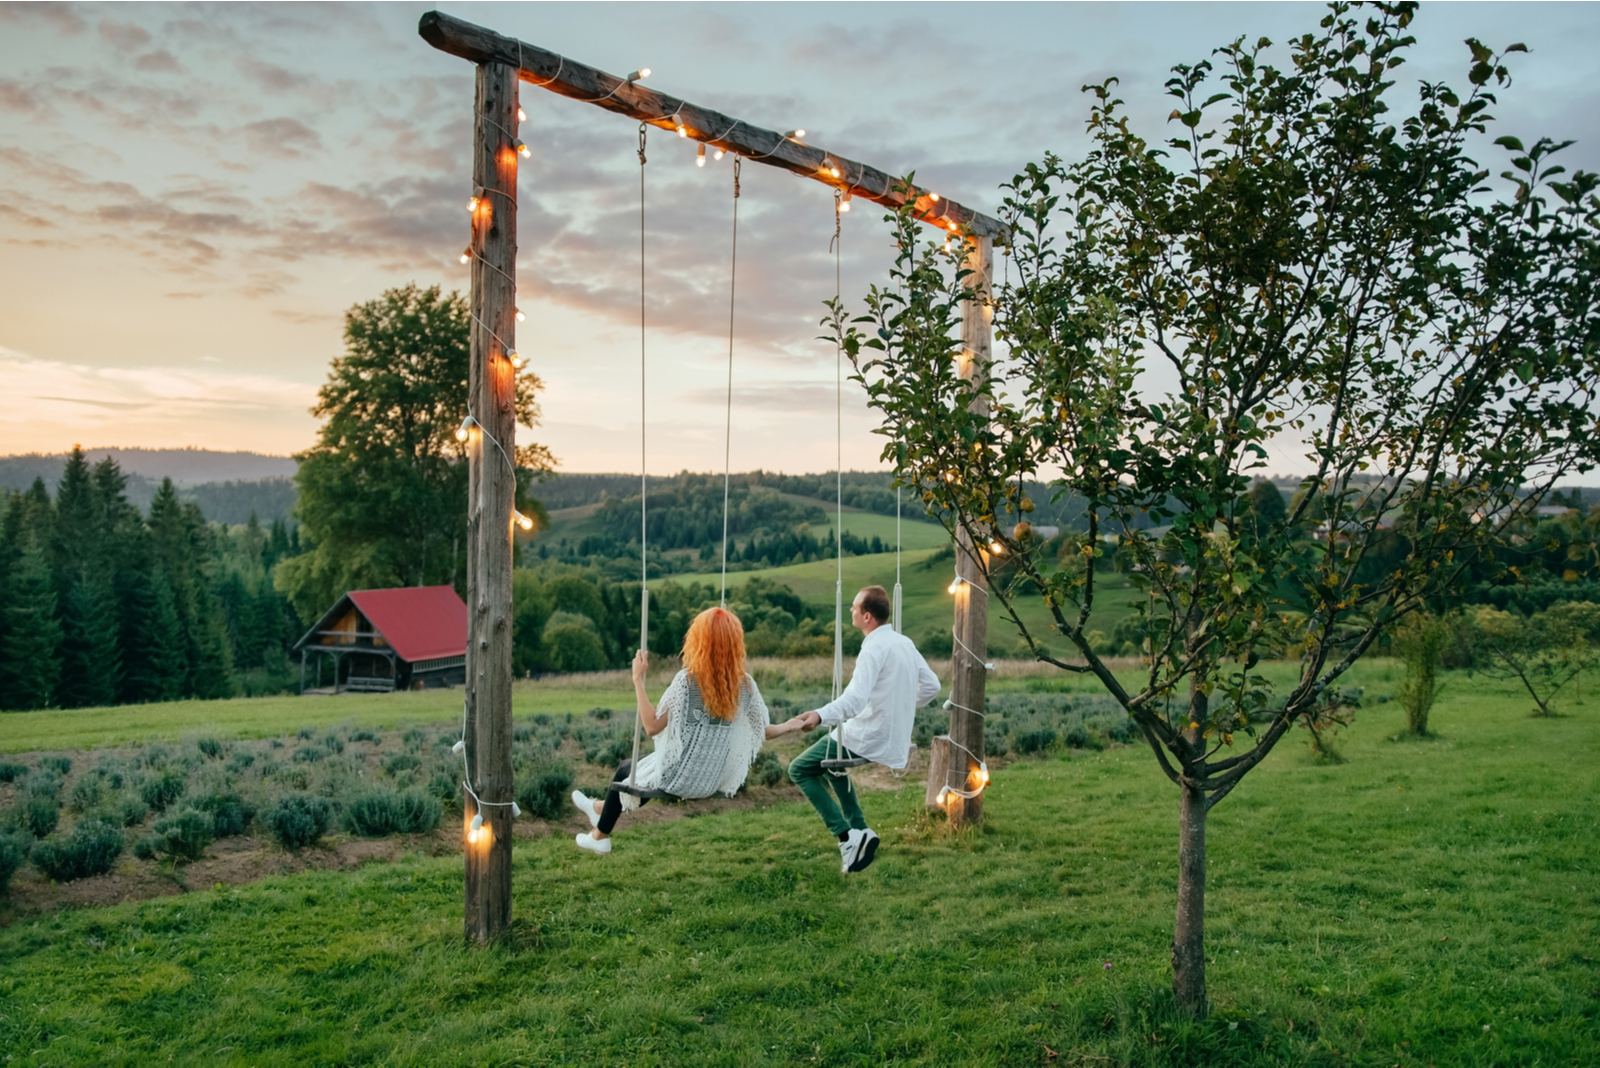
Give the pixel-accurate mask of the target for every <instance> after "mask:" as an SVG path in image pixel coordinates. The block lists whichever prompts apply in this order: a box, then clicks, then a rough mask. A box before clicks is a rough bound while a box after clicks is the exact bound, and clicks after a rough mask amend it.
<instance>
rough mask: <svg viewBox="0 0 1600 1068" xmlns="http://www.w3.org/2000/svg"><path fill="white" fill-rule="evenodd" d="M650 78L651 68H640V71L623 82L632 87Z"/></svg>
mask: <svg viewBox="0 0 1600 1068" xmlns="http://www.w3.org/2000/svg"><path fill="white" fill-rule="evenodd" d="M648 77H650V68H649V67H640V68H639V69H638V70H636V71H634V72H633V73H632V74H630V75H628V76H627V78H625V79H623V80H624V81H626V82H627V83H628V84H629V85H632V84H633V83H634V82H640V81H643V80H644V79H646V78H648Z"/></svg>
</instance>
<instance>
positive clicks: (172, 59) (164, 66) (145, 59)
mask: <svg viewBox="0 0 1600 1068" xmlns="http://www.w3.org/2000/svg"><path fill="white" fill-rule="evenodd" d="M133 65H134V66H135V67H136V68H138V69H139V70H148V71H157V72H160V73H162V74H182V73H183V72H184V67H183V64H182V63H179V62H178V57H177V56H174V55H173V54H172V53H171V52H168V51H167V50H166V49H165V48H158V49H156V51H154V52H146V53H145V54H144V55H142V56H140V57H139V58H138V59H136V60H134V62H133Z"/></svg>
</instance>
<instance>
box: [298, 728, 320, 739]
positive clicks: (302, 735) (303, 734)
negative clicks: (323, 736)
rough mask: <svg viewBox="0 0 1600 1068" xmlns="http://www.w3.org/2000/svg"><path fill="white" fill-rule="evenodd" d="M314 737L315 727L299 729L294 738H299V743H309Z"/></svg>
mask: <svg viewBox="0 0 1600 1068" xmlns="http://www.w3.org/2000/svg"><path fill="white" fill-rule="evenodd" d="M316 736H317V728H315V727H301V728H300V729H299V730H298V731H296V732H295V737H296V738H299V739H300V740H301V741H307V742H309V741H310V740H311V739H313V738H315V737H316Z"/></svg>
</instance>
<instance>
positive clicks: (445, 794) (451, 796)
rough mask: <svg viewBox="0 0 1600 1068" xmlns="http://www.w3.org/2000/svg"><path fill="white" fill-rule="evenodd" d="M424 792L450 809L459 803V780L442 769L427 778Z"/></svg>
mask: <svg viewBox="0 0 1600 1068" xmlns="http://www.w3.org/2000/svg"><path fill="white" fill-rule="evenodd" d="M426 792H427V794H428V796H429V797H433V798H437V799H438V800H439V801H441V802H443V803H444V804H446V805H449V806H450V807H451V808H452V809H454V808H455V807H456V806H457V805H459V804H460V803H461V781H460V780H459V779H457V778H456V777H455V776H454V775H450V774H448V773H446V772H443V771H441V772H437V773H435V774H434V776H433V778H431V779H429V780H428V785H427V787H426ZM518 803H519V804H520V803H521V802H518Z"/></svg>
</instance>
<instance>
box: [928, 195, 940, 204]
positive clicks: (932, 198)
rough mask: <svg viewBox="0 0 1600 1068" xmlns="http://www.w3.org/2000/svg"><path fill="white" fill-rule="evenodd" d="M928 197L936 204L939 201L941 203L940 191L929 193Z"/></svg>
mask: <svg viewBox="0 0 1600 1068" xmlns="http://www.w3.org/2000/svg"><path fill="white" fill-rule="evenodd" d="M928 199H929V200H931V201H933V202H934V203H935V204H937V203H939V194H938V193H929V194H928Z"/></svg>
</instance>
